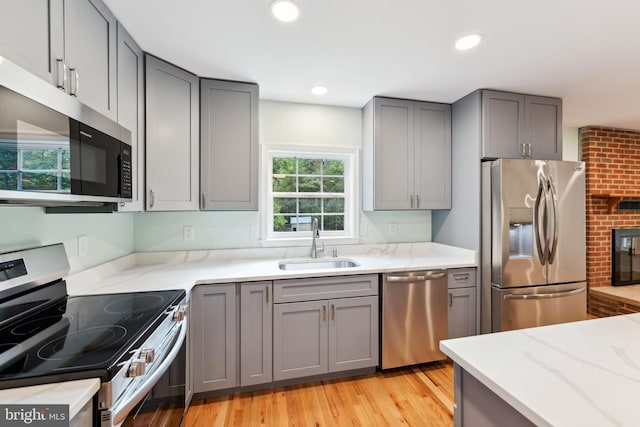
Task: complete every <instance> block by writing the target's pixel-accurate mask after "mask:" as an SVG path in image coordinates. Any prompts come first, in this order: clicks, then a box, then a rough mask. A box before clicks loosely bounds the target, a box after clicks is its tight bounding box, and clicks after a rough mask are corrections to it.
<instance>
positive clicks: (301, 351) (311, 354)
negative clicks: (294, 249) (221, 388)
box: [273, 275, 379, 380]
mask: <svg viewBox="0 0 640 427" xmlns="http://www.w3.org/2000/svg"><path fill="white" fill-rule="evenodd" d="M274 294H275V295H274V303H275V304H274V308H273V379H274V380H287V379H293V378H300V377H306V376H312V375H320V374H325V373H329V372H340V371H348V370H353V369H360V368H367V367H375V366H377V365H378V352H379V342H378V340H379V337H378V296H377V294H378V276H377V275H366V276H345V277H330V278H314V279H290V280H278V281H275V282H274ZM367 294H368V295H367ZM348 295H352V296H351V297H348ZM359 295H363V296H359ZM332 296H334V297H336V298H331V299H327V298H328V297H332ZM295 300H297V301H295Z"/></svg>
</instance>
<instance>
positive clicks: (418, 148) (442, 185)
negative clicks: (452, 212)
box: [414, 102, 451, 209]
mask: <svg viewBox="0 0 640 427" xmlns="http://www.w3.org/2000/svg"><path fill="white" fill-rule="evenodd" d="M414 134H415V156H414V162H415V190H414V193H415V205H414V207H415V208H416V209H451V106H450V105H448V104H434V103H428V102H416V103H415V133H414Z"/></svg>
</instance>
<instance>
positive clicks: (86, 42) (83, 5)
mask: <svg viewBox="0 0 640 427" xmlns="http://www.w3.org/2000/svg"><path fill="white" fill-rule="evenodd" d="M64 48H65V61H66V64H67V66H68V67H69V70H68V73H69V89H68V91H69V93H70V94H74V95H76V96H77V97H78V99H80V101H82V102H83V103H85V104H87V105H88V106H89V107H91V108H93V109H95V110H97V111H99V112H101V113H102V114H104V115H106V116H108V117H110V118H111V119H113V120H117V115H116V112H117V101H116V18H115V17H114V16H113V14H112V13H111V11H110V10H109V9H108V8H107V7H106V6H105V5H104V3H102V1H101V0H86V1H74V0H65V4H64Z"/></svg>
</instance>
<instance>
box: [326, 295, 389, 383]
mask: <svg viewBox="0 0 640 427" xmlns="http://www.w3.org/2000/svg"><path fill="white" fill-rule="evenodd" d="M378 353H379V345H378V297H373V296H371V297H360V298H342V299H335V300H330V301H329V372H337V371H346V370H349V369H359V368H368V367H372V366H377V365H378Z"/></svg>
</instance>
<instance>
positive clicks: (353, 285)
mask: <svg viewBox="0 0 640 427" xmlns="http://www.w3.org/2000/svg"><path fill="white" fill-rule="evenodd" d="M367 295H378V275H376V274H369V275H363V276H340V277H317V278H311V279H287V280H276V281H274V282H273V302H274V303H282V302H295V301H315V300H323V299H325V300H326V299H331V298H345V297H359V296H367Z"/></svg>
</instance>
